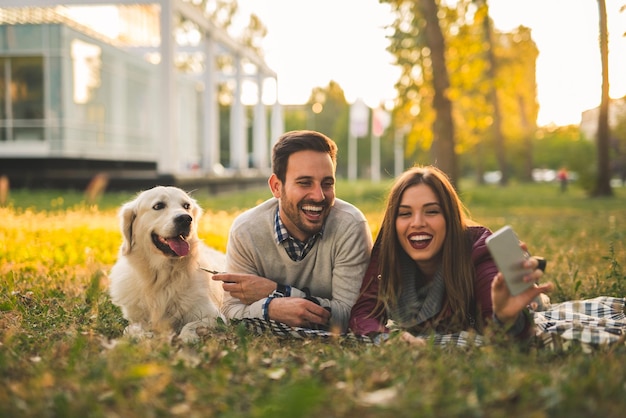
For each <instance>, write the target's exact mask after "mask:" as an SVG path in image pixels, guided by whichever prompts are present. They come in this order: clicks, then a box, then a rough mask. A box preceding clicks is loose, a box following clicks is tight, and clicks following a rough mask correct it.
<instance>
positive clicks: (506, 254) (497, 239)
mask: <svg viewBox="0 0 626 418" xmlns="http://www.w3.org/2000/svg"><path fill="white" fill-rule="evenodd" d="M485 242H486V243H487V248H488V249H489V252H490V253H491V256H492V257H493V259H494V261H495V262H496V266H498V270H500V271H501V272H502V274H503V275H504V281H505V282H506V284H507V286H508V287H509V291H510V292H511V294H512V295H517V294H519V293H521V292H523V291H524V290H526V289H528V288H529V287H531V286H532V285H533V283H532V282H528V283H527V282H524V280H523V278H524V276H526V275H527V274H530V273H532V271H533V270H532V269H530V268H524V267H523V266H522V264H523V263H524V261H525V260H526V259H528V257H529V254H528V253H527V252H525V251H524V250H522V248H521V247H520V241H519V239H518V238H517V235H516V234H515V232H514V231H513V228H511V227H510V226H509V225H507V226H504V227H502V228H500V229H498V230H497V231H496V232H494V233H493V234H492V235H490V236H489V237H487V240H486V241H485Z"/></svg>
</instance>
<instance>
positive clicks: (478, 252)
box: [349, 226, 498, 335]
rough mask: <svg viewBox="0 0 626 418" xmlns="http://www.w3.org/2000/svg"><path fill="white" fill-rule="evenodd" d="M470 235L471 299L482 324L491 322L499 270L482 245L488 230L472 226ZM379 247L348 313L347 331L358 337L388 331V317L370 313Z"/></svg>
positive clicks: (372, 303) (374, 300) (375, 284)
mask: <svg viewBox="0 0 626 418" xmlns="http://www.w3.org/2000/svg"><path fill="white" fill-rule="evenodd" d="M469 233H470V236H471V238H472V241H473V245H472V262H473V263H474V268H475V269H476V276H475V282H474V298H475V300H476V303H477V304H478V305H479V306H480V309H481V312H482V317H483V320H484V321H485V323H486V322H487V321H490V320H491V318H492V315H493V309H492V305H491V282H492V281H493V278H494V277H495V275H496V274H497V273H498V268H497V267H496V264H495V262H494V261H493V259H492V258H491V254H490V253H489V250H488V249H487V246H486V244H485V239H487V237H488V236H489V235H491V231H490V230H489V229H487V228H485V227H483V226H471V227H470V228H469ZM379 247H380V245H379V243H378V242H377V243H376V245H375V246H374V248H373V249H372V255H371V258H370V263H369V265H368V267H367V271H366V272H365V276H364V277H363V282H362V284H361V291H360V293H359V298H358V299H357V301H356V303H355V304H354V306H353V307H352V312H351V313H350V323H349V328H350V330H352V332H354V333H355V334H357V335H365V334H369V333H370V332H388V331H389V330H388V329H387V328H385V324H386V322H387V316H386V313H385V312H381V313H379V314H378V315H376V316H372V315H371V313H372V311H373V310H374V307H375V306H376V300H377V298H378V279H377V277H378V270H379V269H378V253H379V251H380V248H379Z"/></svg>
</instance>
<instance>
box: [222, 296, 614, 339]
mask: <svg viewBox="0 0 626 418" xmlns="http://www.w3.org/2000/svg"><path fill="white" fill-rule="evenodd" d="M624 306H626V298H615V297H609V296H601V297H597V298H595V299H586V300H577V301H568V302H563V303H559V304H552V305H551V306H550V308H549V309H548V310H546V311H542V312H534V313H533V318H534V321H535V337H536V340H537V342H538V346H539V347H542V348H546V349H552V350H565V349H568V348H569V347H571V346H572V344H576V343H580V345H581V346H582V347H583V349H584V350H592V349H594V348H600V347H606V346H610V345H612V344H615V343H621V344H623V343H624V341H625V338H626V315H625V314H624ZM233 323H241V324H243V325H244V326H245V327H246V329H247V330H248V331H250V332H253V333H255V334H263V333H271V334H273V335H275V336H277V337H281V338H296V339H307V338H318V339H321V340H331V339H335V340H340V341H342V342H358V343H365V344H380V343H382V342H384V341H385V340H387V339H388V338H389V334H380V335H378V336H377V337H375V338H370V337H368V336H365V335H356V334H353V333H351V332H348V333H334V332H330V331H322V330H315V329H309V328H299V327H290V326H288V325H285V324H283V323H281V322H276V321H273V320H269V321H265V320H263V319H260V318H245V319H240V320H233ZM422 337H423V338H425V339H426V340H428V341H430V342H431V343H432V344H434V345H436V346H448V345H451V346H459V347H469V346H482V345H483V344H484V339H483V338H482V337H481V336H480V335H476V334H475V333H471V332H467V331H461V332H458V333H453V334H435V335H423V336H422Z"/></svg>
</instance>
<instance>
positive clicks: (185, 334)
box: [178, 321, 214, 343]
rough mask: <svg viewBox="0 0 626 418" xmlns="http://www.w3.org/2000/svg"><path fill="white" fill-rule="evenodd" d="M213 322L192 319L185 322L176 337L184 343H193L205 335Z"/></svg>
mask: <svg viewBox="0 0 626 418" xmlns="http://www.w3.org/2000/svg"><path fill="white" fill-rule="evenodd" d="M213 326H214V324H211V323H209V322H207V321H194V322H189V323H188V324H186V325H185V326H184V327H183V329H182V330H181V331H180V333H179V334H178V338H179V339H180V340H181V341H182V342H184V343H194V342H196V341H198V340H200V338H201V337H204V336H206V335H207V334H208V333H209V330H210V329H211V328H213Z"/></svg>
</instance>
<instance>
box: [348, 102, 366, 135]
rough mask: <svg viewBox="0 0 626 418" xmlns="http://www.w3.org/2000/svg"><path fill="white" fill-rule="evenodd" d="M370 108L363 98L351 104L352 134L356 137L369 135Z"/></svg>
mask: <svg viewBox="0 0 626 418" xmlns="http://www.w3.org/2000/svg"><path fill="white" fill-rule="evenodd" d="M369 116H370V115H369V108H368V107H367V105H366V104H365V102H364V101H363V100H361V99H357V100H356V101H355V102H354V103H353V104H352V105H351V106H350V135H352V136H353V137H355V138H358V137H361V136H365V135H367V124H368V122H369Z"/></svg>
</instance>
